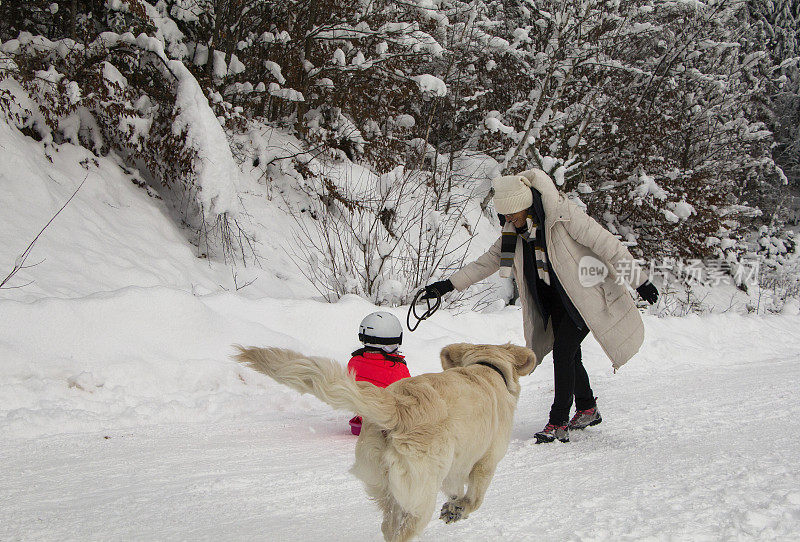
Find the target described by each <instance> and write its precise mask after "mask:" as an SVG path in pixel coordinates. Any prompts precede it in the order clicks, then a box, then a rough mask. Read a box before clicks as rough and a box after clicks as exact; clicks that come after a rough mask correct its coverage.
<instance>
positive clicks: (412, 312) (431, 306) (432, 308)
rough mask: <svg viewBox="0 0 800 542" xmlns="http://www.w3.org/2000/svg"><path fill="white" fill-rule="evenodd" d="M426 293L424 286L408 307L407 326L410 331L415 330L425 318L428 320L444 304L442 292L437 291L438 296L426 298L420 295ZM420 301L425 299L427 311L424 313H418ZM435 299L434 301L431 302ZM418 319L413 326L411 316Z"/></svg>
mask: <svg viewBox="0 0 800 542" xmlns="http://www.w3.org/2000/svg"><path fill="white" fill-rule="evenodd" d="M424 293H425V288H422V289H421V290H420V291H418V292H417V294H416V295H415V296H414V299H413V300H412V301H411V305H410V306H409V307H408V314H407V315H406V326H407V327H408V330H409V331H414V330H415V329H417V328H418V327H419V324H420V322H422V321H423V320H427V319H428V318H430V317H431V316H433V313H434V312H436V311H437V310H439V307H441V306H442V296H441V294H440V293H439V292H438V291H436V297H435V298H433V297H428V298H425V299H420V297H421V296H422V295H423V294H424ZM420 301H424V302H425V305H426V309H425V312H423V313H422V314H417V303H418V302H420ZM431 301H433V303H431ZM412 316H413V317H414V318H416V319H417V321H416V322H415V323H414V326H413V327H412V326H411V317H412Z"/></svg>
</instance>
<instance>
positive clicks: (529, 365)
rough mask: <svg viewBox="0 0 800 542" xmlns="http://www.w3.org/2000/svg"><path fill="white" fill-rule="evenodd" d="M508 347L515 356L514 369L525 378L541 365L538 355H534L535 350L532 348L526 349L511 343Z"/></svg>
mask: <svg viewBox="0 0 800 542" xmlns="http://www.w3.org/2000/svg"><path fill="white" fill-rule="evenodd" d="M508 347H509V349H510V350H511V351H512V353H513V354H514V359H515V360H516V361H515V362H514V369H516V371H517V374H518V375H520V376H525V375H527V374H530V373H531V372H533V370H534V369H535V368H536V366H537V365H539V360H537V359H536V354H534V352H533V350H531V349H530V348H524V347H522V346H517V345H515V344H510V343H509V345H508Z"/></svg>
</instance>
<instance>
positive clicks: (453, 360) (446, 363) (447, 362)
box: [439, 343, 473, 370]
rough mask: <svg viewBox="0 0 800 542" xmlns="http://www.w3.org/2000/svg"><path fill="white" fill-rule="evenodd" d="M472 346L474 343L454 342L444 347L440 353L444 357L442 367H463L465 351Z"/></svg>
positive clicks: (445, 368)
mask: <svg viewBox="0 0 800 542" xmlns="http://www.w3.org/2000/svg"><path fill="white" fill-rule="evenodd" d="M471 346H473V345H471V344H467V343H454V344H448V345H447V346H445V347H444V348H442V351H441V352H440V353H439V357H440V358H441V359H442V369H444V370H447V369H451V368H453V367H461V359H462V358H463V357H464V352H466V351H467V349H469V348H470V347H471Z"/></svg>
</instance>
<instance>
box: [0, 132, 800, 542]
mask: <svg viewBox="0 0 800 542" xmlns="http://www.w3.org/2000/svg"><path fill="white" fill-rule="evenodd" d="M0 145H1V146H2V148H3V152H2V153H0V216H2V224H3V227H2V229H0V276H5V274H6V273H7V271H6V270H10V268H11V267H12V266H13V264H14V261H15V259H16V257H17V255H18V254H19V253H20V252H21V251H22V250H23V249H24V248H25V246H26V245H27V243H28V242H30V239H32V237H33V236H34V235H35V234H36V233H37V232H38V231H39V229H40V228H41V227H42V226H43V225H44V223H46V222H47V220H49V218H50V217H51V216H52V213H53V212H55V211H56V210H57V209H58V208H59V207H60V205H61V204H62V203H63V202H64V201H65V199H66V198H67V197H69V195H70V194H71V193H72V191H73V190H74V189H75V187H76V186H77V184H78V183H79V182H80V181H81V180H82V179H83V178H84V177H86V179H87V180H86V184H85V185H84V187H83V188H82V189H81V191H80V192H79V193H78V195H77V196H76V199H75V200H73V202H72V203H71V204H70V205H69V206H68V207H67V208H66V209H65V210H64V212H63V213H62V214H61V215H59V217H58V218H56V220H55V221H54V222H53V224H52V225H51V226H50V228H48V230H46V232H45V234H44V235H43V236H42V238H41V239H40V241H39V242H38V243H37V245H36V246H35V250H34V251H33V253H32V255H31V257H30V260H29V263H37V262H39V261H41V262H42V263H40V264H39V265H37V266H35V267H33V268H30V269H26V270H24V272H21V273H20V276H19V280H18V281H17V282H16V283H15V284H17V285H21V284H26V283H27V282H28V281H30V280H33V281H34V282H33V283H32V284H28V285H27V286H24V287H22V288H18V289H13V290H5V289H4V290H0V315H2V322H3V325H2V326H0V435H2V438H0V465H2V466H3V468H2V469H0V540H131V539H133V540H250V539H254V538H258V539H267V540H298V541H299V540H379V539H380V528H379V524H380V518H379V514H378V511H377V508H376V507H375V506H374V505H373V504H372V503H370V502H369V501H368V500H367V498H366V496H365V494H364V492H363V491H362V489H361V487H360V485H359V483H358V482H357V480H356V479H355V478H353V477H352V476H351V475H350V474H349V473H348V472H347V469H348V468H349V466H350V464H351V462H352V456H353V449H354V445H355V437H353V436H352V435H350V434H349V427H348V425H347V419H348V418H349V415H350V413H346V412H334V411H332V410H331V409H330V408H329V407H327V406H326V405H324V404H322V403H320V402H319V401H317V400H316V399H313V398H309V397H301V396H299V395H297V394H296V393H294V392H291V391H289V390H288V389H286V388H283V387H281V386H279V385H278V384H276V383H274V382H272V381H271V380H269V379H268V378H266V377H263V376H261V375H259V374H256V373H254V372H252V371H250V370H248V369H245V368H243V367H240V366H238V365H237V364H236V363H235V362H233V361H232V360H231V359H230V355H231V354H232V352H233V349H232V346H231V345H232V344H235V343H242V344H246V345H277V346H286V347H291V348H294V349H297V350H300V351H302V352H305V353H309V354H317V355H325V356H330V357H334V358H336V359H339V360H341V361H342V362H345V361H346V360H347V359H348V357H349V352H350V351H351V350H353V349H354V348H355V347H356V346H357V343H356V328H357V325H358V322H359V321H360V320H361V318H362V317H363V316H364V315H366V314H367V313H369V312H370V311H372V310H374V307H373V306H372V305H370V304H369V303H367V302H366V301H364V300H362V299H360V298H357V297H354V296H348V297H345V298H343V299H342V300H340V301H339V302H338V303H334V304H328V303H323V302H321V301H319V300H318V299H316V298H315V297H314V296H315V295H316V293H315V292H314V291H313V289H311V288H310V287H309V285H308V284H307V283H305V282H304V281H303V280H302V278H301V277H299V276H298V274H297V272H296V270H294V269H292V268H291V267H290V265H289V263H288V262H287V261H285V260H282V259H281V258H282V256H281V255H282V254H283V252H282V251H281V250H280V243H279V241H276V240H271V241H269V243H272V244H268V243H267V241H266V240H265V241H264V244H263V245H262V248H263V249H264V250H265V251H266V252H267V253H268V255H269V256H270V259H269V261H268V262H267V265H266V266H265V269H264V270H249V271H247V272H248V273H254V275H252V276H250V275H248V277H247V279H248V280H249V279H250V278H253V277H257V278H258V280H257V281H256V282H255V283H253V285H251V286H249V287H247V288H244V289H242V290H241V291H236V289H235V285H234V284H232V278H231V273H230V271H228V270H227V269H225V268H224V266H220V265H219V264H213V263H209V262H207V261H204V260H198V259H197V258H196V257H195V256H194V255H193V252H192V250H191V247H190V246H188V245H187V244H186V243H185V241H184V238H185V236H184V235H183V234H182V232H180V231H179V230H178V229H177V228H176V227H175V226H174V223H173V221H172V220H170V219H169V218H168V216H167V214H166V211H165V210H164V206H163V204H162V203H161V202H160V201H159V200H156V199H154V198H151V197H149V196H148V195H147V193H146V192H145V191H144V190H142V189H140V188H138V187H136V186H135V185H134V184H133V183H131V182H130V179H128V178H126V177H125V176H124V175H123V174H122V173H121V172H120V170H119V169H118V168H116V167H115V166H114V164H113V162H112V161H111V160H110V159H102V160H100V161H99V165H97V166H94V165H91V166H90V167H89V173H88V175H87V172H86V171H85V170H84V169H83V168H81V167H80V166H78V165H77V164H78V162H79V161H80V159H82V158H83V157H89V155H88V154H87V155H86V156H82V155H81V152H83V151H80V149H77V148H74V147H71V146H69V145H63V146H62V147H61V150H60V151H59V152H58V153H56V154H55V155H54V156H53V157H52V159H53V162H52V163H50V162H49V161H48V160H46V159H45V158H44V156H43V155H42V150H41V146H39V145H37V144H35V143H34V142H32V141H31V140H28V139H26V138H24V137H23V136H21V135H20V134H19V133H17V132H15V131H13V130H10V129H9V128H8V127H7V126H6V125H5V124H3V123H0ZM250 196H251V197H253V198H255V197H256V196H257V195H254V194H251V195H250ZM273 212H276V211H274V210H270V209H267V210H264V211H261V213H262V214H261V215H260V216H258V217H256V218H255V219H254V220H259V221H263V222H264V223H265V224H266V223H269V224H270V225H273V224H274V225H275V227H276V228H281V227H284V226H285V225H286V224H287V223H288V222H287V221H286V219H285V218H283V219H281V218H280V217H278V216H277V214H276V215H275V216H274V217H271V216H270V213H273ZM4 271H5V272H4ZM240 279H241V277H240ZM390 310H392V311H393V312H394V313H395V314H396V315H397V316H398V317H400V318H401V320H404V319H405V314H404V309H403V308H402V307H401V308H397V309H390ZM645 326H646V340H645V345H644V347H643V348H642V350H641V352H640V353H639V354H638V355H637V356H636V357H635V358H634V359H633V360H631V361H630V362H629V363H628V364H627V365H625V366H624V367H623V368H622V369H621V370H620V371H618V372H617V374H613V373H612V371H611V365H610V362H609V361H608V360H607V359H606V358H605V356H604V354H603V353H602V351H601V349H600V347H599V346H598V344H597V343H596V342H595V341H594V340H593V339H591V338H589V339H587V340H586V341H585V342H584V360H585V363H586V365H587V368H588V371H589V373H590V376H591V378H592V383H593V387H594V391H595V393H596V394H597V395H598V396H599V406H600V409H601V412H602V413H603V417H604V421H603V423H602V424H601V425H599V426H597V427H594V428H590V429H588V430H586V431H585V432H582V433H574V434H573V435H572V442H570V443H568V444H561V443H554V444H550V445H534V444H533V440H532V435H533V433H534V432H535V431H537V430H539V429H541V427H542V426H543V425H544V423H545V421H546V416H547V412H548V409H549V404H550V401H551V399H552V364H551V363H550V359H549V357H548V358H547V359H545V362H544V363H543V364H542V366H540V367H539V368H538V369H537V370H536V371H535V372H534V373H533V374H532V375H531V376H529V377H526V378H525V379H523V382H522V383H523V391H522V396H521V399H520V403H519V408H518V411H517V416H516V420H515V428H514V431H513V436H512V442H511V445H510V448H509V452H508V454H507V456H506V457H505V458H504V459H503V461H502V462H501V463H500V465H499V470H498V472H497V475H496V476H495V479H494V481H493V482H492V485H491V486H490V488H489V491H488V493H487V496H486V502H485V504H484V505H483V507H482V508H481V509H480V510H478V511H477V512H476V513H474V514H473V515H472V516H471V517H470V518H469V519H468V520H466V521H464V522H459V523H457V524H454V525H444V524H443V523H441V522H439V521H438V520H436V519H435V518H434V520H433V521H432V522H431V523H430V524H429V526H428V528H427V529H426V531H425V532H424V534H423V536H422V540H430V541H433V540H475V541H484V540H486V541H489V540H553V541H556V540H559V541H560V540H787V541H788V540H797V539H798V537H800V469H798V468H797V459H798V450H800V429H798V424H797V420H798V419H800V403H798V401H797V393H798V390H800V316H797V315H793V314H785V315H772V316H752V315H741V314H720V315H709V316H703V317H698V316H688V317H684V318H662V319H659V318H656V317H654V316H650V315H646V316H645ZM458 341H469V342H493V343H502V342H506V341H512V342H516V343H522V324H521V317H520V314H519V312H518V309H517V308H515V307H507V308H504V309H502V310H497V311H494V312H490V313H484V314H481V313H472V312H466V313H461V314H456V313H453V312H446V311H441V312H439V313H437V314H436V315H435V316H434V317H433V318H432V319H431V320H428V321H426V322H424V323H423V324H422V325H421V326H420V328H419V329H418V330H417V331H416V332H415V333H406V338H405V341H404V345H403V347H404V348H403V349H404V352H405V354H406V355H407V356H408V361H409V369H410V371H411V373H412V374H420V373H423V372H429V371H438V370H439V362H438V351H439V349H440V348H441V347H442V346H444V345H446V344H449V343H451V342H458Z"/></svg>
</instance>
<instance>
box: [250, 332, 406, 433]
mask: <svg viewBox="0 0 800 542" xmlns="http://www.w3.org/2000/svg"><path fill="white" fill-rule="evenodd" d="M236 348H238V349H239V353H238V354H237V355H236V356H235V357H236V360H237V361H239V362H241V363H244V364H245V365H248V366H249V367H251V368H252V369H255V370H256V371H258V372H260V373H264V374H265V375H267V376H269V377H271V378H273V379H275V380H277V381H278V382H280V383H281V384H285V385H286V386H289V387H290V388H292V389H294V390H297V391H299V392H300V393H310V394H311V395H314V396H315V397H317V398H318V399H320V400H321V401H324V402H326V403H328V404H329V405H330V406H332V407H333V408H336V409H339V410H348V411H350V412H356V413H358V414H359V415H360V416H363V417H364V418H366V419H367V420H369V421H371V422H373V423H375V424H377V425H378V426H380V427H381V428H382V429H392V428H394V427H395V426H396V425H397V422H398V419H397V407H396V405H395V399H394V398H393V397H392V395H391V393H389V392H388V391H387V390H385V389H383V388H379V387H378V386H374V385H372V384H370V383H367V382H356V380H355V377H354V376H353V375H352V374H351V373H349V372H348V371H347V368H346V367H344V366H343V365H341V364H339V363H336V362H334V361H331V360H329V359H326V358H321V357H316V356H313V357H306V356H304V355H303V354H299V353H297V352H293V351H292V350H286V349H284V348H255V347H250V348H244V347H242V346H238V345H237V346H236Z"/></svg>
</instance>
